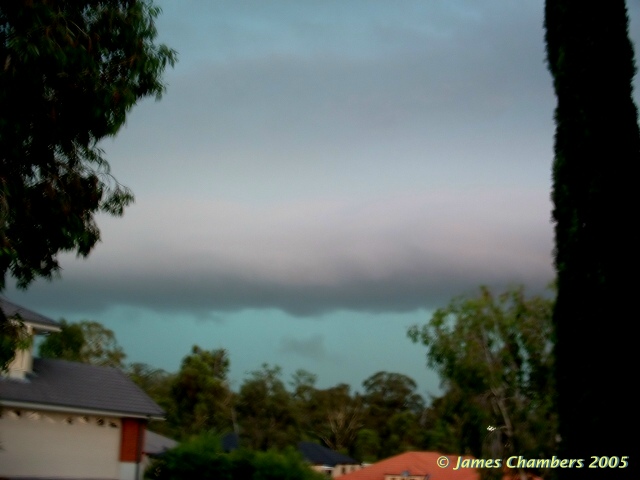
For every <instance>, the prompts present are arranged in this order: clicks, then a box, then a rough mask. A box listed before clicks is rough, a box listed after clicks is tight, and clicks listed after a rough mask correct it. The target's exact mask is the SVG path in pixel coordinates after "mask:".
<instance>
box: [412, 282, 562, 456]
mask: <svg viewBox="0 0 640 480" xmlns="http://www.w3.org/2000/svg"><path fill="white" fill-rule="evenodd" d="M552 308H553V301H552V300H549V299H546V298H543V297H539V296H536V297H532V298H526V297H525V295H524V291H523V289H522V288H514V289H511V290H508V291H507V292H505V293H503V294H501V295H498V296H495V295H493V294H492V293H491V292H490V291H489V289H487V288H485V287H482V288H481V289H480V294H479V295H478V296H477V297H474V298H462V297H460V298H457V299H454V300H453V301H452V302H451V303H450V304H449V305H448V306H446V307H444V308H440V309H438V310H436V312H435V313H434V314H433V316H432V318H431V320H430V321H429V322H428V323H427V324H425V325H423V326H422V327H418V326H414V327H412V328H411V329H410V330H409V332H408V333H409V336H410V338H411V339H412V340H413V341H414V342H421V343H423V344H424V345H425V346H427V348H428V352H427V363H428V365H429V366H430V367H431V368H434V369H435V370H436V371H437V372H438V373H439V374H440V377H441V379H442V383H443V387H444V388H445V391H446V392H447V393H446V394H445V396H444V397H443V398H442V399H440V400H439V401H438V402H435V403H434V407H435V408H433V407H432V410H431V414H432V416H433V415H434V414H435V419H433V418H432V422H433V423H432V425H433V426H437V428H438V432H437V433H438V434H439V435H440V436H441V437H440V438H439V439H438V441H439V442H442V445H445V446H447V447H449V448H452V449H453V448H461V449H463V450H459V453H467V452H466V451H469V453H472V454H473V455H476V456H478V457H486V458H489V457H491V458H499V457H502V456H504V455H512V454H513V455H524V456H527V455H530V456H533V457H540V456H541V455H543V456H544V455H545V454H546V455H551V454H552V453H553V452H554V449H555V433H556V429H555V426H556V424H555V417H554V412H555V405H554V403H553V400H554V397H555V388H554V381H553V373H554V370H553V338H552V323H551V312H552ZM447 419H449V422H445V420H447ZM470 427H471V428H470ZM447 429H450V433H451V434H453V435H461V436H462V438H456V439H454V438H451V439H447V438H446V437H444V438H443V435H444V434H446V433H447Z"/></svg>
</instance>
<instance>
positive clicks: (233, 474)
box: [145, 434, 326, 480]
mask: <svg viewBox="0 0 640 480" xmlns="http://www.w3.org/2000/svg"><path fill="white" fill-rule="evenodd" d="M145 478H147V479H150V480H192V479H199V480H232V479H247V480H322V479H323V478H326V477H325V476H324V475H322V474H320V473H317V472H315V471H313V470H312V469H311V467H310V466H309V465H308V464H307V463H306V462H305V461H304V459H303V458H302V456H301V455H300V454H299V453H298V452H297V451H295V450H294V449H293V448H286V449H284V450H283V451H280V452H276V451H273V450H270V451H264V452H259V451H252V450H247V449H239V450H235V451H233V452H231V453H224V452H222V448H221V442H220V439H219V438H218V437H217V436H215V435H212V434H202V435H198V436H194V437H192V438H190V439H188V440H185V441H184V442H182V443H181V444H180V445H178V446H177V447H175V448H173V449H171V450H169V451H168V452H166V453H165V454H164V455H162V456H161V457H160V458H158V459H157V460H155V461H154V462H152V463H151V465H150V466H149V467H148V469H147V471H146V472H145Z"/></svg>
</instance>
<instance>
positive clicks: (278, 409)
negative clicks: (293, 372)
mask: <svg viewBox="0 0 640 480" xmlns="http://www.w3.org/2000/svg"><path fill="white" fill-rule="evenodd" d="M281 374H282V370H281V368H280V367H278V366H270V365H269V364H266V363H265V364H263V365H262V368H261V369H260V370H256V371H253V372H251V373H250V375H249V377H248V378H247V379H246V380H245V381H244V382H243V384H242V385H241V387H240V391H239V392H238V401H237V407H236V411H237V419H238V425H239V430H240V431H239V433H240V445H241V446H242V447H245V448H249V449H253V450H269V449H271V448H276V449H282V448H285V447H287V446H289V445H294V444H295V442H296V441H298V440H299V438H300V435H299V430H298V425H297V418H296V412H295V408H294V403H293V397H292V395H291V394H290V393H289V392H288V391H287V389H286V388H285V385H284V383H283V382H282V380H281V378H280V377H281Z"/></svg>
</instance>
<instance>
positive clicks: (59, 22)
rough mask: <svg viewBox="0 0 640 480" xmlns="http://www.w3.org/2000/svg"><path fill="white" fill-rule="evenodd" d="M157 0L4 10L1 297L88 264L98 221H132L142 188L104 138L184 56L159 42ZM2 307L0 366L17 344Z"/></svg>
mask: <svg viewBox="0 0 640 480" xmlns="http://www.w3.org/2000/svg"><path fill="white" fill-rule="evenodd" d="M158 14H159V9H158V8H157V7H155V6H154V5H153V2H152V0H103V1H100V2H96V1H90V0H74V1H71V0H15V1H13V0H12V1H6V2H1V3H0V292H2V291H3V290H4V288H5V286H6V282H7V276H8V274H10V275H11V276H12V277H13V278H14V279H15V280H16V282H17V286H18V287H20V288H26V287H27V286H28V285H29V284H30V283H31V282H33V280H35V279H36V278H38V277H44V278H48V279H50V278H52V277H53V275H54V274H57V273H58V272H59V270H60V265H59V263H58V254H59V253H60V252H76V253H77V254H78V255H80V256H84V257H86V256H87V255H88V254H89V252H90V251H91V250H92V249H93V248H94V246H95V245H96V243H97V242H98V241H99V239H100V230H99V228H98V226H97V223H96V220H95V215H96V214H98V213H106V214H110V215H116V216H119V215H122V213H123V209H124V208H125V207H126V206H127V205H128V204H130V203H131V202H132V201H133V195H132V193H131V192H130V191H129V190H128V189H127V188H125V187H123V186H122V185H120V184H119V183H118V182H117V181H116V180H115V178H114V177H113V176H112V175H111V173H110V169H109V164H108V163H107V161H106V159H105V158H104V156H103V152H102V150H101V149H100V148H99V147H98V143H99V142H100V141H101V140H102V139H104V138H106V137H109V136H113V135H115V134H116V133H117V132H118V130H119V129H120V128H121V127H122V125H124V123H125V120H126V115H127V113H128V112H129V110H130V109H131V108H132V107H133V106H134V105H135V104H136V103H137V102H138V101H139V100H140V99H142V98H144V97H148V96H152V97H156V98H160V96H161V94H162V92H163V91H164V85H163V83H162V81H161V76H162V74H163V72H164V70H165V68H166V67H167V65H173V64H174V62H175V60H176V53H175V52H174V51H173V50H171V49H170V48H168V47H167V46H165V45H162V44H157V43H156V37H157V31H156V27H155V24H154V20H155V18H156V17H157V15H158ZM7 322H8V321H7V319H6V318H5V315H4V314H3V313H2V312H0V335H2V338H1V339H0V347H1V348H0V367H2V368H3V369H4V368H6V365H7V364H8V363H9V361H10V360H11V358H12V357H13V354H14V350H15V348H14V347H15V343H16V341H17V339H16V338H15V335H14V333H15V332H14V330H12V329H11V328H9V327H8V326H5V324H6V323H7Z"/></svg>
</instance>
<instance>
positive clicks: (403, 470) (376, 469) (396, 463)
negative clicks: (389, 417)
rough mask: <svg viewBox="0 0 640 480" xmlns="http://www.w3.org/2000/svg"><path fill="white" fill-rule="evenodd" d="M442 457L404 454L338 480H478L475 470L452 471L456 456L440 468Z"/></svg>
mask: <svg viewBox="0 0 640 480" xmlns="http://www.w3.org/2000/svg"><path fill="white" fill-rule="evenodd" d="M442 456H443V454H442V453H438V452H405V453H401V454H399V455H396V456H394V457H390V458H387V459H385V460H381V461H379V462H376V463H372V464H371V465H368V466H366V467H363V468H361V469H360V470H357V471H355V472H352V473H347V474H345V475H342V476H341V477H340V480H384V478H385V476H386V475H393V476H397V477H402V475H403V474H405V475H407V476H420V477H423V478H427V475H429V477H428V478H429V480H478V479H479V478H480V475H479V474H478V472H477V471H476V470H475V469H458V470H453V467H454V466H455V465H456V462H457V456H452V455H448V457H449V460H450V462H451V463H450V464H449V466H448V467H447V468H440V467H439V466H438V463H437V461H438V458H440V457H442ZM469 458H470V457H469Z"/></svg>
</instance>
